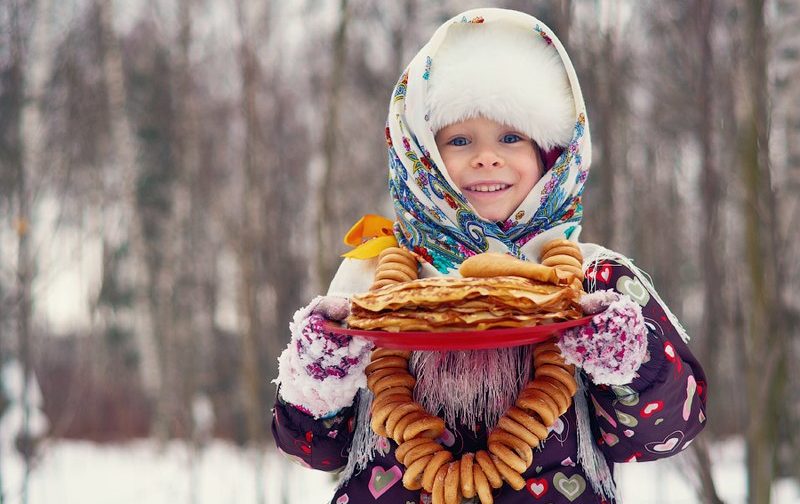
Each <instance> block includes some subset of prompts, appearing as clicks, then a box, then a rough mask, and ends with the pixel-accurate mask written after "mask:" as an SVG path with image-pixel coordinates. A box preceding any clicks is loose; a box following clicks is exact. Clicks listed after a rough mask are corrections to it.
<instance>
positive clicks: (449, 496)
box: [444, 460, 461, 504]
mask: <svg viewBox="0 0 800 504" xmlns="http://www.w3.org/2000/svg"><path fill="white" fill-rule="evenodd" d="M460 478H461V461H460V460H456V461H455V462H450V464H449V465H448V466H447V474H446V475H445V477H444V502H445V504H461V483H460Z"/></svg>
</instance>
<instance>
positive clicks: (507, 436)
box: [489, 429, 533, 473]
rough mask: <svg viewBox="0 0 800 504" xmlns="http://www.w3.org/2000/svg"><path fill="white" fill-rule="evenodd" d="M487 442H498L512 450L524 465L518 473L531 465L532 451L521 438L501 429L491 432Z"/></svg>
mask: <svg viewBox="0 0 800 504" xmlns="http://www.w3.org/2000/svg"><path fill="white" fill-rule="evenodd" d="M489 442H498V443H500V444H503V445H506V446H507V447H508V448H511V449H512V450H514V453H515V454H516V455H517V456H518V457H519V458H521V459H522V461H523V462H524V463H525V469H523V470H522V471H520V473H523V472H525V471H526V470H527V469H528V467H530V465H531V464H532V463H533V451H532V450H531V447H530V445H529V444H528V443H526V442H525V441H524V440H522V439H521V438H519V437H517V436H515V435H513V434H511V433H509V432H506V431H504V430H503V429H495V430H494V431H492V433H491V434H490V435H489Z"/></svg>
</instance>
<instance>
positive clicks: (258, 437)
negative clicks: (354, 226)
mask: <svg viewBox="0 0 800 504" xmlns="http://www.w3.org/2000/svg"><path fill="white" fill-rule="evenodd" d="M237 9H238V15H239V27H240V29H241V31H242V44H241V47H240V49H239V58H240V60H239V64H240V69H241V79H242V102H241V107H242V114H243V116H244V122H245V133H244V134H245V144H244V177H242V183H243V187H242V195H243V197H242V213H241V215H242V226H241V231H240V232H241V237H240V240H241V241H240V245H239V266H240V268H241V280H240V289H241V292H240V296H241V298H240V307H241V320H242V326H241V327H242V358H243V365H242V384H243V391H244V397H245V409H246V412H247V432H248V438H249V441H250V443H252V444H253V445H255V446H260V445H261V442H262V439H263V435H262V429H261V427H262V414H261V386H260V380H261V374H260V372H259V354H260V349H259V345H258V337H259V334H261V318H260V312H259V303H258V279H259V277H260V275H259V265H258V262H257V261H258V253H257V247H258V244H259V243H260V240H259V238H258V237H259V236H260V232H259V229H260V220H259V215H260V214H261V206H260V194H259V190H258V188H259V187H260V184H259V176H258V175H259V174H258V152H257V142H258V116H257V110H256V92H257V74H258V61H257V60H256V56H255V54H254V52H253V49H252V47H250V43H251V42H250V39H249V35H248V30H247V27H246V24H245V16H244V12H243V9H244V6H243V5H242V2H241V1H240V2H238V3H237Z"/></svg>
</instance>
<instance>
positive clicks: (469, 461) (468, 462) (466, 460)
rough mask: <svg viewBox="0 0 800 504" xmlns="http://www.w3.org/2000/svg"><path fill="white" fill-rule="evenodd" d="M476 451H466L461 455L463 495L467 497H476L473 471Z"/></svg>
mask: <svg viewBox="0 0 800 504" xmlns="http://www.w3.org/2000/svg"><path fill="white" fill-rule="evenodd" d="M474 459H475V454H474V453H465V454H464V455H462V456H461V477H460V478H459V481H460V482H461V495H463V496H464V497H465V498H467V499H471V498H473V497H475V476H474V474H473V472H472V466H473V460H474Z"/></svg>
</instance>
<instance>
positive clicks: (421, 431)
mask: <svg viewBox="0 0 800 504" xmlns="http://www.w3.org/2000/svg"><path fill="white" fill-rule="evenodd" d="M443 433H444V420H442V419H441V418H439V417H435V416H431V415H428V416H426V417H425V418H421V419H419V420H417V421H416V422H412V423H411V425H409V426H408V427H406V430H405V432H404V433H403V439H411V438H415V437H427V438H430V439H436V438H438V437H439V436H441V435H442V434H443Z"/></svg>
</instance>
